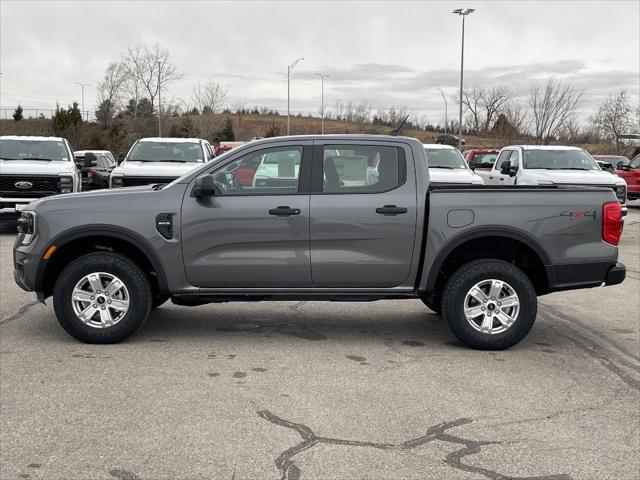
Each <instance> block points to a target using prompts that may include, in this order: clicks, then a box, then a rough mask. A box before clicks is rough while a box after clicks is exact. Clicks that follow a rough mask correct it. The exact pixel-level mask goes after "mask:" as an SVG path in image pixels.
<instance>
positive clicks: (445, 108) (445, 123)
mask: <svg viewBox="0 0 640 480" xmlns="http://www.w3.org/2000/svg"><path fill="white" fill-rule="evenodd" d="M437 90H438V91H439V92H440V95H442V100H444V133H447V128H448V126H449V113H448V110H447V97H445V96H444V93H443V92H442V89H440V88H438V89H437Z"/></svg>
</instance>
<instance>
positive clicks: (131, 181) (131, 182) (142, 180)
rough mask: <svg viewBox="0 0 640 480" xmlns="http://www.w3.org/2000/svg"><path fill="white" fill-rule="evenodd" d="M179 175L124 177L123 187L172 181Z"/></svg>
mask: <svg viewBox="0 0 640 480" xmlns="http://www.w3.org/2000/svg"><path fill="white" fill-rule="evenodd" d="M176 178H178V177H122V186H123V187H139V186H141V185H152V184H154V183H171V182H173V181H174V180H175V179H176Z"/></svg>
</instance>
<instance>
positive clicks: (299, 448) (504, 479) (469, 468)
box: [257, 410, 572, 480]
mask: <svg viewBox="0 0 640 480" xmlns="http://www.w3.org/2000/svg"><path fill="white" fill-rule="evenodd" d="M257 413H258V416H260V417H261V418H263V419H265V420H267V421H269V422H271V423H273V424H274V425H278V426H280V427H284V428H288V429H290V430H294V431H295V432H297V433H298V435H300V437H301V438H302V441H301V442H299V443H297V444H296V445H294V446H292V447H289V448H288V449H286V450H285V451H284V452H282V453H281V454H280V455H279V456H278V458H276V460H275V465H276V467H278V470H280V472H281V473H282V475H281V477H280V478H281V480H298V479H299V478H300V474H301V473H302V470H301V469H300V467H298V466H297V465H296V464H295V463H294V461H293V458H294V457H295V456H296V455H298V454H299V453H301V452H303V451H305V450H308V449H310V448H313V447H314V446H316V445H318V444H321V443H325V444H329V445H346V446H353V447H368V448H376V449H380V450H396V451H406V450H412V449H414V448H416V447H419V446H421V445H425V444H427V443H430V442H434V441H440V442H446V443H452V444H457V445H461V446H462V448H459V449H458V450H456V451H454V452H451V453H449V454H447V456H446V458H445V460H444V463H446V464H447V465H449V466H450V467H452V468H455V469H457V470H462V471H464V472H470V473H478V474H480V475H483V476H485V477H487V478H489V479H491V480H509V479H512V480H571V479H572V477H571V476H570V475H568V474H565V473H563V474H559V475H542V476H534V477H511V476H508V475H503V474H501V473H498V472H496V471H495V470H490V469H488V468H483V467H476V466H473V465H469V464H466V463H463V462H462V459H463V457H466V456H469V455H474V454H476V453H480V451H481V449H482V447H483V446H487V445H498V444H500V443H502V442H494V441H483V440H469V439H466V438H462V437H458V436H455V435H452V434H450V433H448V432H447V431H448V430H450V429H452V428H455V427H459V426H461V425H466V424H469V423H471V422H472V421H473V420H472V419H470V418H459V419H456V420H452V421H450V422H443V423H440V424H438V425H434V426H432V427H429V428H428V429H427V433H426V434H425V435H422V436H420V437H416V438H412V439H409V440H406V441H404V442H402V443H377V442H369V441H360V440H346V439H339V438H330V437H322V436H319V435H316V434H315V433H314V432H313V430H311V429H310V428H309V427H307V426H306V425H304V424H302V423H295V422H291V421H289V420H285V419H283V418H280V417H278V416H277V415H274V414H273V413H271V412H270V411H268V410H260V411H258V412H257Z"/></svg>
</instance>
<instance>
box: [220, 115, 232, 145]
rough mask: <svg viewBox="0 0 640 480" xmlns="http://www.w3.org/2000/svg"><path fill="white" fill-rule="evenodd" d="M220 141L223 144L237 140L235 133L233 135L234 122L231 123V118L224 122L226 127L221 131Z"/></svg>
mask: <svg viewBox="0 0 640 480" xmlns="http://www.w3.org/2000/svg"><path fill="white" fill-rule="evenodd" d="M219 137H220V140H221V141H223V142H233V141H235V139H236V135H235V133H233V122H231V119H230V118H227V119H226V120H225V121H224V126H223V127H222V130H221V131H220V135H219Z"/></svg>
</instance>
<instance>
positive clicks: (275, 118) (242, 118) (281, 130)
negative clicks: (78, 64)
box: [0, 113, 615, 154]
mask: <svg viewBox="0 0 640 480" xmlns="http://www.w3.org/2000/svg"><path fill="white" fill-rule="evenodd" d="M227 119H230V120H231V122H232V124H233V131H234V133H235V138H236V140H241V141H246V140H250V139H252V138H254V137H265V136H278V135H285V134H286V125H287V118H286V116H282V115H255V114H237V113H232V114H215V115H193V116H188V117H187V116H185V117H167V118H163V119H162V129H163V132H162V133H163V136H182V137H185V136H194V137H202V138H207V139H208V140H210V141H213V140H214V139H215V138H216V137H218V136H219V135H220V131H221V130H222V127H223V125H224V122H225V121H226V120H227ZM324 130H325V133H326V134H331V133H337V134H340V133H342V134H344V133H347V134H349V133H367V134H387V133H389V132H390V131H391V127H388V126H384V125H372V124H356V123H349V122H343V121H337V120H325V122H324ZM320 132H321V120H320V118H314V117H291V134H292V135H307V134H319V133H320ZM53 134H54V131H53V129H52V127H51V120H49V119H39V118H34V119H24V120H21V121H19V122H16V121H14V120H0V135H53ZM157 135H158V123H157V119H156V118H148V119H142V120H137V121H131V120H118V121H116V122H114V124H113V125H112V126H110V127H109V128H104V127H103V126H102V125H100V124H98V123H95V122H90V123H86V124H82V125H81V126H79V127H77V128H75V129H74V128H70V129H69V131H67V132H65V135H64V136H65V137H66V138H68V139H69V141H70V142H71V143H72V145H73V147H74V148H75V149H92V148H93V149H102V148H104V149H109V150H111V151H113V152H114V153H116V154H117V153H120V152H124V151H126V150H127V149H128V148H129V147H130V146H131V144H132V143H133V142H134V141H135V140H136V139H138V138H140V137H144V136H157ZM402 135H405V136H409V137H414V138H417V139H419V140H420V141H422V142H423V143H433V142H435V139H436V137H437V136H438V135H440V132H432V131H425V130H418V129H415V128H405V129H403V130H402ZM464 138H465V140H466V144H465V147H464V148H465V149H470V148H491V147H495V148H499V147H502V146H504V145H507V144H514V143H523V144H529V143H532V142H533V140H532V139H530V138H487V137H478V136H473V135H465V136H464ZM580 146H582V147H583V148H586V149H587V150H589V151H590V152H591V153H594V154H598V153H603V154H604V153H615V148H614V146H613V145H611V144H604V145H580Z"/></svg>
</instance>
